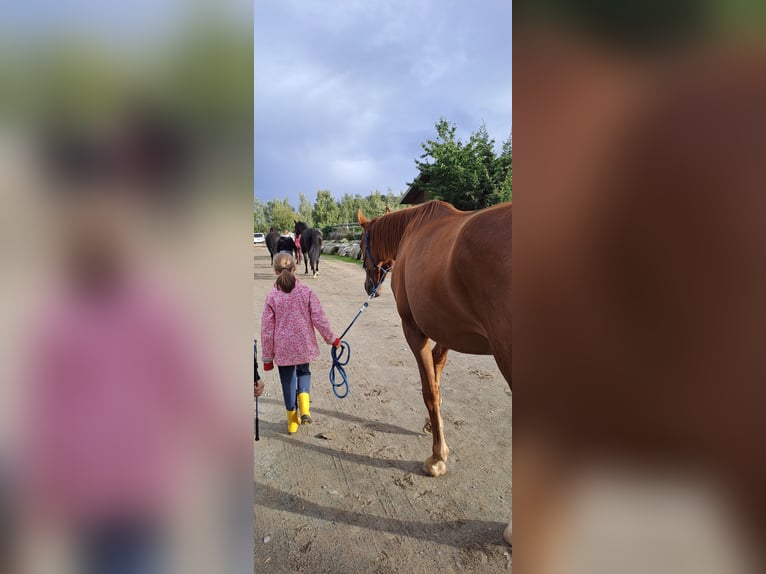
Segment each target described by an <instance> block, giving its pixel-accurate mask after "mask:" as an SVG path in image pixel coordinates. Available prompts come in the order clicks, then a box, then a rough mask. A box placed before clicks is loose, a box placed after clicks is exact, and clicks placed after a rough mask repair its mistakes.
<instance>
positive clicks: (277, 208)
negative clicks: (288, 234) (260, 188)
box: [266, 198, 298, 232]
mask: <svg viewBox="0 0 766 574" xmlns="http://www.w3.org/2000/svg"><path fill="white" fill-rule="evenodd" d="M266 207H267V215H268V218H269V221H270V223H271V225H272V226H274V227H276V228H277V231H279V232H282V231H284V230H286V229H287V230H289V229H292V228H293V225H294V224H293V221H294V220H295V219H298V214H297V213H295V210H294V209H293V208H292V206H291V205H290V202H289V201H288V199H287V198H285V199H283V200H282V201H280V200H278V199H273V200H271V201H269V202H268V204H266Z"/></svg>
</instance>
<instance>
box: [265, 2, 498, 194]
mask: <svg viewBox="0 0 766 574" xmlns="http://www.w3.org/2000/svg"><path fill="white" fill-rule="evenodd" d="M254 22H255V24H254V26H255V27H254V44H255V53H254V59H255V70H254V71H255V74H254V78H255V86H254V87H255V101H254V112H255V125H254V128H255V157H254V159H255V196H256V197H258V198H260V199H262V200H268V199H271V198H274V197H280V198H281V197H288V198H290V200H291V201H292V202H293V204H297V197H298V192H303V193H305V194H306V195H307V196H308V197H309V198H310V199H312V200H313V198H314V194H315V193H316V190H317V189H330V190H331V191H332V192H333V193H334V194H335V195H336V196H337V197H339V196H341V195H342V194H344V193H352V194H353V193H360V194H363V195H366V194H368V193H370V192H371V191H373V190H375V189H380V190H381V191H385V190H386V189H387V188H389V187H390V188H392V189H393V190H394V191H401V190H403V189H404V188H405V187H406V182H407V181H409V180H411V179H412V178H413V177H414V176H415V175H416V169H415V165H414V162H413V159H414V158H415V157H417V156H419V154H420V153H421V149H420V144H421V142H423V141H424V140H425V139H427V138H430V137H432V136H433V135H434V134H435V132H434V128H433V125H434V123H435V122H436V121H437V120H438V119H439V117H440V116H445V117H447V118H448V119H449V120H450V121H453V122H456V123H457V124H458V128H459V131H460V133H461V135H462V136H463V137H465V136H467V135H468V133H469V132H471V131H473V130H475V129H476V128H477V127H478V126H479V125H480V124H481V122H482V121H485V122H486V124H487V128H488V129H489V131H490V134H491V135H492V136H494V137H495V139H496V140H497V141H498V144H499V143H500V142H502V140H504V139H505V138H506V137H507V136H508V134H509V133H510V129H511V109H512V96H511V4H510V2H507V3H506V2H493V1H491V0H488V1H485V2H481V3H467V2H459V1H457V0H455V1H438V0H429V1H418V2H411V1H403V0H359V1H353V0H349V1H344V2H330V1H323V2H320V1H313V0H287V1H285V0H256V3H255V10H254Z"/></svg>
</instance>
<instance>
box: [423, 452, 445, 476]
mask: <svg viewBox="0 0 766 574" xmlns="http://www.w3.org/2000/svg"><path fill="white" fill-rule="evenodd" d="M423 470H424V471H425V472H426V474H429V475H431V476H441V475H443V474H445V473H446V472H447V465H446V463H445V462H444V461H443V460H434V459H433V457H431V458H429V459H428V460H426V461H425V462H424V463H423Z"/></svg>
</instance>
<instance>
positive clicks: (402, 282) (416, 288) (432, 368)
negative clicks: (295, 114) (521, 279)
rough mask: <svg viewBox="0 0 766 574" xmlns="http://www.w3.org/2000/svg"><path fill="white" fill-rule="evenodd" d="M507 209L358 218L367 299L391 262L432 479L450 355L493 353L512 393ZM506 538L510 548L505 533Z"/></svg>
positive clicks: (437, 466)
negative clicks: (429, 445) (427, 434)
mask: <svg viewBox="0 0 766 574" xmlns="http://www.w3.org/2000/svg"><path fill="white" fill-rule="evenodd" d="M511 209H512V207H511V203H505V204H500V205H496V206H494V207H490V208H487V209H483V210H480V211H458V210H457V209H455V208H454V207H452V206H451V205H450V204H448V203H444V202H442V201H430V202H428V203H426V204H424V205H421V206H419V207H414V208H410V209H405V210H402V211H396V212H388V210H387V211H386V214H385V215H383V216H381V217H378V218H375V219H373V220H367V218H365V217H364V215H363V214H362V211H361V210H359V212H358V214H357V218H358V220H359V223H360V225H361V226H362V228H363V229H364V236H363V238H362V243H361V248H362V253H364V254H365V256H364V269H365V272H366V274H367V276H366V279H365V283H364V287H365V290H366V291H367V293H368V294H370V293H371V292H372V290H373V289H374V288H375V285H377V284H378V282H380V281H381V277H382V275H383V270H384V269H387V268H389V269H390V268H391V267H392V266H393V265H394V262H395V263H396V267H395V271H394V272H393V273H392V274H391V290H392V292H393V294H394V298H395V299H396V308H397V311H398V312H399V316H400V317H401V319H402V329H403V330H404V336H405V338H406V339H407V343H409V345H410V348H411V349H412V352H413V354H414V355H415V359H416V360H417V363H418V368H419V370H420V382H421V385H422V389H423V401H424V402H425V405H426V408H427V409H428V416H429V418H430V422H431V429H432V436H433V452H432V454H431V456H430V457H428V459H426V461H425V463H424V465H423V469H424V470H425V472H426V473H428V474H430V475H431V476H440V475H442V474H444V473H445V472H446V471H447V464H446V463H447V456H448V455H449V448H448V447H447V443H446V441H445V440H444V425H443V424H442V417H441V413H440V406H441V396H440V392H439V379H440V376H441V373H442V369H444V364H445V363H446V362H447V352H448V351H449V349H454V350H455V351H458V352H460V353H469V354H474V355H492V356H493V357H494V358H495V361H496V362H497V366H498V367H499V368H500V372H501V373H502V374H503V377H505V380H506V381H507V382H508V386H509V387H511V257H510V253H508V252H506V249H507V247H506V246H510V245H511ZM431 341H433V342H434V346H433V348H432V347H431V345H430V342H431ZM505 538H506V541H507V542H508V543H509V544H510V527H509V528H508V529H506V533H505Z"/></svg>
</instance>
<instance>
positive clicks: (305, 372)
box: [278, 363, 311, 411]
mask: <svg viewBox="0 0 766 574" xmlns="http://www.w3.org/2000/svg"><path fill="white" fill-rule="evenodd" d="M278 368H279V380H280V381H282V396H283V397H284V399H285V408H286V409H287V410H288V411H294V410H295V409H296V408H298V405H297V404H296V402H297V401H296V397H297V396H298V393H309V392H311V371H310V370H309V364H308V363H303V364H302V365H288V366H285V367H283V366H279V367H278Z"/></svg>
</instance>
